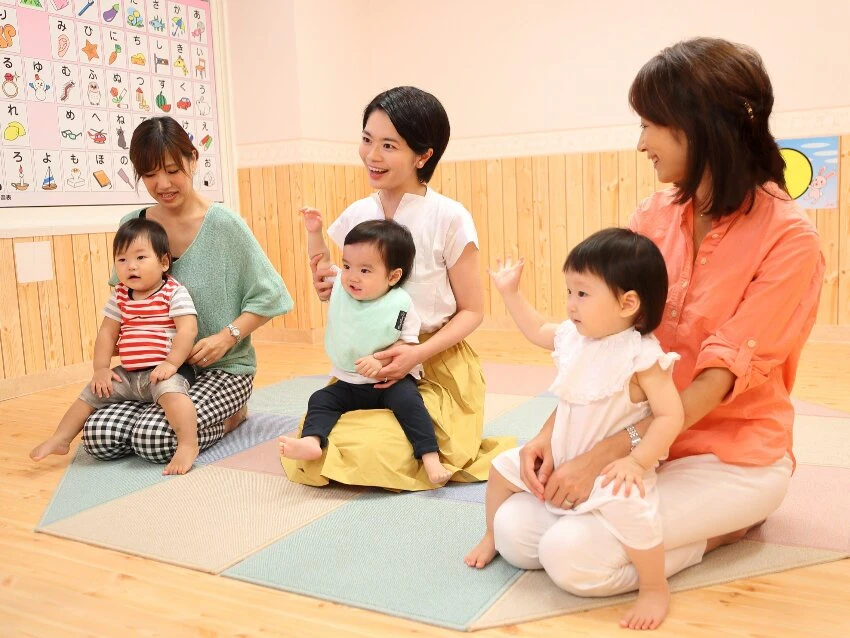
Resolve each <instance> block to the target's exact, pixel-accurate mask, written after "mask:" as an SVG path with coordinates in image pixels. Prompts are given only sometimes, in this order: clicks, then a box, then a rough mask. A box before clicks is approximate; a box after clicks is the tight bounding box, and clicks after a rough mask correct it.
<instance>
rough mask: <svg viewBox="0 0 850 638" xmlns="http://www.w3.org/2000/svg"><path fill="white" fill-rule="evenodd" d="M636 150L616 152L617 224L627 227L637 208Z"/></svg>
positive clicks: (637, 159)
mask: <svg viewBox="0 0 850 638" xmlns="http://www.w3.org/2000/svg"><path fill="white" fill-rule="evenodd" d="M639 159H642V158H638V154H637V152H636V151H620V152H619V153H618V154H617V171H618V175H619V178H618V180H617V199H618V207H619V213H618V215H617V219H618V224H619V225H620V226H623V227H624V228H627V227H628V225H629V219H630V218H631V216H632V213H633V212H634V211H635V209H636V208H637V203H638V199H637V162H638V161H639Z"/></svg>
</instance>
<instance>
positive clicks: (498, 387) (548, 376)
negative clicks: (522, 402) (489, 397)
mask: <svg viewBox="0 0 850 638" xmlns="http://www.w3.org/2000/svg"><path fill="white" fill-rule="evenodd" d="M483 368H484V379H486V381H487V392H493V393H495V394H520V395H523V396H529V397H533V396H537V395H538V394H541V393H543V392H546V390H548V389H549V386H550V385H552V381H554V380H555V366H554V365H552V366H520V365H514V364H510V363H485V364H484V365H483Z"/></svg>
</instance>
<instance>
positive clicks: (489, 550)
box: [463, 530, 498, 569]
mask: <svg viewBox="0 0 850 638" xmlns="http://www.w3.org/2000/svg"><path fill="white" fill-rule="evenodd" d="M497 553H498V552H497V551H496V541H495V539H494V538H493V532H491V531H489V530H488V531H487V533H486V534H484V538H482V539H481V541H480V542H479V543H478V545H476V546H475V547H473V548H472V550H471V551H470V552H469V553H468V554H467V555H466V558H464V559H463V562H464V563H466V564H467V565H469V566H470V567H475V568H476V569H481V568H482V567H486V566H487V565H488V564H490V562H491V561H492V560H493V559H494V558H495V557H496V554H497Z"/></svg>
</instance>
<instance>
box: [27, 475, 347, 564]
mask: <svg viewBox="0 0 850 638" xmlns="http://www.w3.org/2000/svg"><path fill="white" fill-rule="evenodd" d="M359 493H360V491H359V490H356V489H352V488H343V487H325V488H322V489H316V488H310V487H306V486H303V485H298V484H296V483H291V482H290V481H289V480H287V479H286V477H280V476H273V475H269V474H262V473H259V472H243V471H239V470H232V469H228V468H222V467H216V466H208V467H204V468H201V469H197V470H193V471H191V472H189V473H188V474H187V475H185V476H179V477H174V478H172V479H170V480H168V481H165V482H163V483H160V484H158V485H155V486H154V487H151V488H149V489H146V490H142V491H139V492H135V493H134V494H130V495H128V496H125V497H122V498H119V499H117V500H114V501H110V502H109V503H105V504H103V505H99V506H97V507H93V508H91V509H89V510H86V511H85V512H81V513H80V514H76V515H75V516H71V517H69V518H66V519H63V520H61V521H59V522H57V523H55V524H53V525H50V526H48V527H46V528H44V529H43V530H42V531H44V532H46V533H48V534H54V535H56V536H62V537H65V538H71V539H74V540H79V541H83V542H85V543H90V544H92V545H98V546H102V547H107V548H110V549H115V550H118V551H122V552H127V553H129V554H136V555H138V556H144V557H146V558H152V559H155V560H160V561H163V562H166V563H173V564H175V565H181V566H184V567H191V568H193V569H198V570H201V571H205V572H212V573H218V572H221V571H223V570H224V569H226V568H227V567H229V566H231V565H233V564H234V563H236V562H238V561H239V560H241V559H243V558H244V557H245V556H247V555H249V554H251V553H253V552H255V551H257V550H259V549H261V548H263V547H265V546H267V545H269V544H270V543H273V542H274V541H276V540H278V539H279V538H281V537H283V536H285V535H286V534H288V533H290V532H292V531H294V530H296V529H298V528H300V527H303V526H304V525H306V524H308V523H310V522H312V521H314V520H316V519H317V518H319V517H321V516H324V515H325V514H327V513H328V512H330V511H332V510H334V509H336V508H337V507H339V506H340V505H343V504H344V503H346V502H347V501H349V500H350V499H352V498H354V497H356V496H357V495H358V494H359Z"/></svg>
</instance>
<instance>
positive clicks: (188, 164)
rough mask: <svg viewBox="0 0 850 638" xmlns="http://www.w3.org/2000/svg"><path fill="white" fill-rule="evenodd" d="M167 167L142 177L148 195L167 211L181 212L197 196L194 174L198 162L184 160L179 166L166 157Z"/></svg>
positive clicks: (161, 167)
mask: <svg viewBox="0 0 850 638" xmlns="http://www.w3.org/2000/svg"><path fill="white" fill-rule="evenodd" d="M164 161H165V165H164V166H160V167H159V168H157V169H155V170H153V171H151V172H149V173H145V174H144V175H142V181H143V182H144V184H145V188H146V189H147V190H148V193H149V194H150V196H151V197H153V198H154V199H155V200H156V201H157V202H158V203H159V204H160V205H161V206H163V207H164V208H165V209H166V210H179V209H180V208H181V207H182V206H183V205H184V204H186V203H187V202H188V201H189V200H191V199H192V198H193V197H194V195H195V187H194V185H193V184H192V173H193V172H194V170H195V164H196V160H194V159H193V160H187V159H183V165H182V166H180V165H178V164H177V163H176V162H175V161H174V160H173V159H172V158H171V157H168V156H166V157H165V160H164Z"/></svg>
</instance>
